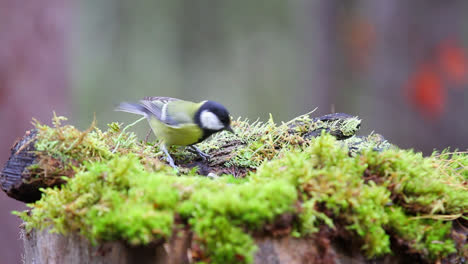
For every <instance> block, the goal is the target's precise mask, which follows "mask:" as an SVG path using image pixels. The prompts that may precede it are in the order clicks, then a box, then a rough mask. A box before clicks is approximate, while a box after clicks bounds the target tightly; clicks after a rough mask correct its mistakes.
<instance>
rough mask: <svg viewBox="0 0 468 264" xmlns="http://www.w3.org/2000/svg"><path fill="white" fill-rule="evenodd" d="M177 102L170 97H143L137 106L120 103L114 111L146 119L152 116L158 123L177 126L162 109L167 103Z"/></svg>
mask: <svg viewBox="0 0 468 264" xmlns="http://www.w3.org/2000/svg"><path fill="white" fill-rule="evenodd" d="M178 100H179V99H177V98H172V97H156V96H147V97H144V98H143V100H140V103H139V104H135V103H126V102H124V103H121V104H120V105H119V106H118V107H117V108H116V109H115V110H116V111H122V112H128V113H132V114H138V115H143V116H146V117H148V116H149V115H153V116H154V117H156V118H157V119H158V120H159V121H161V122H163V123H165V124H167V125H170V126H177V125H179V123H178V122H177V121H175V120H174V119H173V118H171V117H170V116H168V115H166V113H165V109H164V108H165V107H166V105H167V104H168V103H169V102H171V101H178Z"/></svg>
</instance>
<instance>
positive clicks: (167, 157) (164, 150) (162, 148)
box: [161, 144, 178, 170]
mask: <svg viewBox="0 0 468 264" xmlns="http://www.w3.org/2000/svg"><path fill="white" fill-rule="evenodd" d="M161 150H162V151H163V152H164V154H166V160H167V162H169V165H170V166H171V167H172V168H174V169H176V170H178V168H177V166H176V165H175V164H174V159H172V157H171V155H169V152H168V151H167V148H166V145H164V144H161Z"/></svg>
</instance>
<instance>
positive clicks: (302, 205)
mask: <svg viewBox="0 0 468 264" xmlns="http://www.w3.org/2000/svg"><path fill="white" fill-rule="evenodd" d="M62 120H63V119H61V118H56V121H57V122H54V123H56V124H57V123H60V122H61V121H62ZM359 126H360V121H359V119H357V118H355V117H351V116H348V115H344V114H335V115H327V116H324V117H320V118H310V117H309V116H301V117H298V118H296V119H294V120H292V121H290V122H288V123H284V124H281V125H276V124H275V123H274V122H273V120H272V119H270V121H268V122H266V123H261V122H258V121H257V122H253V123H249V122H248V121H242V120H239V119H238V120H236V121H234V122H233V127H234V129H235V131H236V134H237V136H233V135H229V134H225V133H220V134H217V135H215V136H214V137H213V138H212V139H211V140H210V141H207V142H203V143H202V144H200V148H201V149H202V150H203V151H205V152H208V153H209V154H210V155H211V156H212V157H213V158H212V159H211V160H210V161H208V162H203V161H201V160H197V157H195V156H193V155H191V154H190V153H188V152H185V151H184V150H180V149H179V150H178V149H173V150H172V151H173V152H175V153H174V157H175V158H176V161H177V162H178V165H179V166H181V167H183V168H185V169H184V170H182V172H183V173H182V174H181V175H175V174H174V172H173V171H172V170H171V169H170V168H169V167H168V166H166V165H165V163H163V162H162V161H160V160H159V158H160V156H159V151H158V149H157V146H153V145H152V144H145V143H144V142H141V141H139V140H137V138H136V136H135V135H134V134H133V133H130V132H126V131H122V130H121V129H120V128H121V125H120V124H117V123H112V124H110V125H109V129H108V130H107V131H105V132H102V131H101V130H99V129H97V128H93V129H91V130H89V131H87V133H86V136H84V137H82V135H83V133H82V132H80V131H78V130H76V129H75V128H74V127H72V126H68V125H65V126H63V125H61V124H57V125H56V126H55V128H50V127H47V126H44V125H41V124H39V123H38V122H36V132H34V133H30V134H28V137H25V138H24V139H23V140H22V141H20V142H19V143H18V144H17V145H16V146H15V147H14V150H13V151H12V154H16V155H26V154H28V155H31V156H24V157H29V159H27V162H30V163H29V165H27V166H26V167H25V168H24V170H21V175H29V177H30V178H29V179H31V178H34V179H43V180H42V181H41V182H47V181H46V179H48V180H49V181H50V179H61V180H62V183H61V184H60V186H55V187H53V188H44V189H41V190H42V192H43V194H42V198H41V199H40V200H38V201H37V202H35V203H33V204H29V206H30V207H31V208H32V209H31V211H29V212H20V213H17V214H18V215H20V216H21V217H22V219H23V220H24V221H25V227H26V229H27V230H28V231H32V230H36V229H44V228H50V229H51V231H54V232H59V233H62V234H70V233H74V232H79V233H81V234H82V235H84V236H85V237H87V238H88V239H89V241H91V242H93V243H94V244H102V243H104V242H106V241H125V243H127V244H130V245H134V246H141V245H148V244H151V243H169V242H170V241H171V239H172V238H173V237H174V230H177V229H179V228H182V229H184V230H187V232H190V234H191V235H190V236H187V237H188V238H187V239H188V241H189V242H184V243H185V245H186V246H185V247H186V248H185V249H183V250H186V251H189V252H190V255H191V261H204V262H212V263H251V262H254V261H259V259H262V258H263V257H262V256H264V255H262V254H265V251H262V250H263V249H264V245H266V244H262V243H263V242H261V241H264V238H265V237H270V238H272V237H279V238H291V237H300V238H301V239H304V241H308V240H309V239H311V240H313V241H315V242H314V243H316V244H314V246H315V247H317V248H318V249H317V250H319V251H320V252H336V250H337V248H340V247H342V246H343V245H347V244H349V241H354V244H357V245H358V248H357V250H360V251H361V252H362V253H363V254H364V255H365V256H366V257H368V258H374V257H388V256H390V255H391V254H394V255H397V256H399V257H403V258H410V259H413V260H415V261H427V262H435V261H438V260H442V259H444V260H446V261H449V260H450V261H457V260H461V259H462V258H463V257H465V258H466V257H467V255H468V254H467V252H466V235H467V234H466V219H465V217H466V216H467V211H468V192H467V187H466V186H467V180H468V169H467V166H468V156H467V155H466V153H463V152H449V151H443V152H442V153H435V154H434V155H432V156H430V157H423V156H422V155H421V154H420V153H415V152H413V151H410V150H401V149H398V148H397V147H394V146H391V145H390V144H389V143H388V142H386V141H385V140H384V139H383V137H382V136H380V135H377V134H371V135H369V136H367V137H357V136H355V132H356V131H357V130H358V128H359ZM340 128H342V129H340ZM331 135H334V136H331ZM80 137H82V140H80V141H81V143H80V144H74V143H73V142H76V139H77V138H80ZM31 138H35V141H33V142H32V141H31ZM116 139H117V140H116ZM22 142H23V144H26V143H27V142H30V143H28V146H29V147H32V146H33V147H34V148H28V147H24V148H23V147H22ZM71 146H72V147H71ZM19 150H21V151H19ZM113 150H115V152H113ZM12 157H13V156H12ZM16 157H17V156H16ZM10 160H13V161H14V159H10ZM13 161H12V162H11V164H16V162H13ZM194 166H196V167H197V169H190V168H193V167H194ZM7 167H8V164H7V166H6V168H7ZM53 168H54V169H53ZM5 171H6V170H5V169H4V172H5ZM70 171H72V173H71V172H70ZM7 172H8V171H7ZM207 173H215V174H217V175H222V174H229V175H224V176H223V177H218V178H216V179H215V180H213V179H211V178H207V177H203V176H201V175H200V174H207ZM5 175H6V176H5ZM63 176H67V178H64V177H63ZM10 177H11V173H10V172H8V173H3V174H2V187H3V186H4V185H3V182H7V183H8V182H9V179H10ZM4 179H8V181H5V180H4ZM21 182H23V178H21ZM54 184H57V182H55V183H54ZM52 185H53V184H52ZM10 186H13V185H11V184H10ZM59 187H60V188H59ZM10 190H11V189H10ZM10 192H11V191H10ZM270 241H271V240H270ZM268 243H269V242H268ZM268 243H267V244H268ZM288 243H289V242H288ZM291 243H293V242H291ZM294 243H295V242H294ZM340 243H341V246H336V245H340ZM312 247H313V246H312ZM297 248H298V250H299V248H300V247H299V246H298V247H297ZM331 248H333V249H331ZM183 250H182V251H183ZM352 250H356V249H352ZM255 252H257V253H255ZM304 252H305V251H304ZM343 254H345V253H343ZM346 254H353V252H351V253H350V252H348V253H346ZM318 256H319V260H321V261H325V260H326V259H333V258H334V257H333V254H332V253H327V254H321V255H320V254H319V255H318ZM319 260H317V261H319ZM454 263H455V262H454Z"/></svg>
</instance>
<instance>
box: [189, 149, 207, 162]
mask: <svg viewBox="0 0 468 264" xmlns="http://www.w3.org/2000/svg"><path fill="white" fill-rule="evenodd" d="M188 150H189V151H190V152H192V153H193V154H196V155H198V156H199V157H200V158H202V160H204V161H206V160H208V159H209V158H210V155H208V154H206V153H204V152H202V151H201V150H200V149H199V148H197V147H195V146H189V147H188Z"/></svg>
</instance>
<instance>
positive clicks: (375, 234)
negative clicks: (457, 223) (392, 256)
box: [252, 135, 468, 258]
mask: <svg viewBox="0 0 468 264" xmlns="http://www.w3.org/2000/svg"><path fill="white" fill-rule="evenodd" d="M463 159H464V160H466V159H468V158H467V157H466V156H465V157H464V158H463ZM464 162H465V161H464ZM445 163H446V161H444V160H440V159H438V158H435V157H429V158H423V157H422V156H421V155H420V154H415V153H413V152H412V151H404V150H397V149H395V150H387V151H384V152H382V153H378V152H374V151H370V150H369V151H366V152H365V153H364V154H363V155H362V156H357V157H350V156H349V155H348V151H347V149H345V148H342V147H340V145H339V144H337V142H336V140H335V139H334V138H333V137H331V136H328V135H323V136H321V137H320V138H317V139H316V140H315V141H314V142H312V143H311V145H310V147H308V148H306V149H305V150H304V151H303V152H299V153H296V152H293V153H289V154H286V155H285V156H284V157H282V158H281V159H277V160H275V161H272V162H269V163H265V164H263V165H262V166H261V167H260V168H259V169H258V172H257V173H256V174H255V175H252V180H255V181H265V179H269V180H274V179H288V180H289V181H290V182H291V183H292V184H294V185H295V186H297V188H298V190H299V191H300V193H301V194H302V197H303V198H302V199H303V200H304V201H306V202H304V203H303V206H304V207H305V213H304V214H302V215H301V218H300V219H301V222H300V225H299V232H300V233H306V234H307V233H310V232H315V231H316V230H318V227H319V225H321V224H323V223H326V224H328V225H330V226H332V225H333V223H332V221H331V219H335V220H337V221H340V222H341V221H344V222H345V223H347V224H348V225H347V228H348V229H349V230H351V231H354V232H355V233H356V234H357V235H359V236H360V237H361V238H362V240H363V247H362V248H363V250H365V252H366V253H367V255H368V256H370V257H372V256H381V255H383V254H386V253H389V252H390V251H391V249H390V240H389V238H390V236H389V233H391V232H393V231H395V232H397V233H398V234H402V235H404V239H405V240H407V241H411V242H409V244H410V246H412V247H413V248H414V249H415V250H416V251H418V252H420V253H421V254H423V255H425V256H426V257H430V258H437V257H441V256H444V255H447V254H448V253H451V252H454V251H455V245H454V243H453V241H452V240H451V238H450V236H449V234H450V223H449V222H444V221H443V220H444V219H446V216H447V215H448V216H449V217H450V218H449V219H454V218H457V217H461V216H462V214H463V213H466V212H467V211H468V192H466V181H464V180H463V178H462V175H464V174H465V173H466V171H464V170H466V167H465V168H463V170H460V168H457V169H454V170H450V169H448V170H447V169H446V168H445V167H446V166H445V165H444V164H445ZM377 168H378V171H376V172H374V170H377ZM441 168H444V170H443V172H442V171H440V170H439V169H441ZM372 173H376V175H378V176H376V177H374V178H371V179H369V178H368V177H363V176H369V174H372ZM422 183H424V184H422ZM400 195H404V196H403V198H402V197H401V196H400ZM318 205H322V206H323V208H320V206H318ZM409 205H411V206H409ZM422 209H424V210H422ZM424 212H430V213H431V214H432V217H433V218H435V219H437V218H439V219H438V221H435V220H426V219H425V220H422V219H419V218H418V217H423V218H424V217H427V216H422V215H421V213H424ZM320 213H322V214H320ZM323 213H326V214H325V215H324V214H323ZM436 213H439V214H444V215H434V214H436ZM454 214H455V215H454ZM408 227H410V228H412V230H413V231H412V232H407V230H406V229H407V228H408ZM434 241H437V242H435V243H434ZM423 249H424V250H423Z"/></svg>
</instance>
